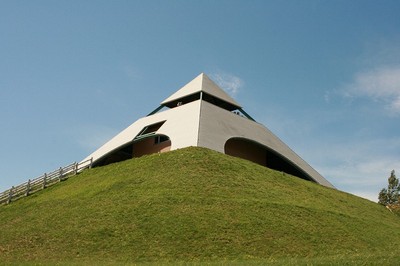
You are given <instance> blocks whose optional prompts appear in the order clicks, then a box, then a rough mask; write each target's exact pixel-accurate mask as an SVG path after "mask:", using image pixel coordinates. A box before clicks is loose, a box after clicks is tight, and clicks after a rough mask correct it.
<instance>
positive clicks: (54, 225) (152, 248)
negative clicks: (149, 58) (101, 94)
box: [0, 148, 400, 265]
mask: <svg viewBox="0 0 400 266" xmlns="http://www.w3.org/2000/svg"><path fill="white" fill-rule="evenodd" d="M399 259H400V217H399V216H396V215H394V214H393V213H391V212H389V211H388V210H386V209H385V208H384V207H382V206H380V205H378V204H376V203H373V202H370V201H368V200H365V199H361V198H359V197H356V196H353V195H350V194H347V193H343V192H340V191H337V190H334V189H329V188H325V187H323V186H320V185H317V184H314V183H311V182H308V181H304V180H301V179H299V178H295V177H292V176H290V175H286V174H283V173H280V172H276V171H273V170H270V169H267V168H264V167H261V166H258V165H255V164H253V163H251V162H248V161H245V160H241V159H238V158H233V157H230V156H226V155H223V154H220V153H217V152H214V151H211V150H207V149H203V148H186V149H181V150H177V151H172V152H169V153H164V154H154V155H150V156H144V157H142V158H138V159H132V160H128V161H124V162H120V163H116V164H112V165H108V166H104V167H99V168H94V169H90V170H85V171H84V172H83V173H81V174H80V175H78V176H75V177H71V178H70V179H68V180H67V181H64V182H62V183H60V184H59V185H56V186H53V187H50V188H47V189H45V190H43V191H41V192H38V193H36V194H33V195H31V196H29V197H27V198H24V199H21V200H19V201H16V202H14V203H12V204H10V205H4V206H0V264H2V263H4V264H25V263H26V264H30V263H32V264H34V263H42V264H49V265H50V264H55V263H60V264H71V263H76V264H94V263H97V264H133V263H140V262H150V263H152V262H153V263H157V264H159V263H171V264H176V263H178V262H180V263H185V262H191V263H204V262H206V263H216V264H219V263H226V264H232V263H237V264H253V265H257V264H267V263H273V264H337V265H343V264H346V263H347V264H368V263H371V264H376V263H379V264H382V265H385V264H387V265H395V264H396V263H398V262H399Z"/></svg>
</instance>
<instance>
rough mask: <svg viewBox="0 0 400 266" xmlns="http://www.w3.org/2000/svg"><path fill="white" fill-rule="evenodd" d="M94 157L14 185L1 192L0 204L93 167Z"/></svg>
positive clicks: (7, 202)
mask: <svg viewBox="0 0 400 266" xmlns="http://www.w3.org/2000/svg"><path fill="white" fill-rule="evenodd" d="M92 163H93V159H89V160H86V161H83V162H80V163H72V164H70V165H67V166H65V167H60V168H59V169H57V170H55V171H53V172H50V173H45V174H44V175H42V176H39V177H37V178H34V179H29V180H28V181H27V182H25V183H22V184H20V185H18V186H13V187H11V188H10V189H8V190H6V191H4V192H2V193H0V204H4V203H6V204H9V203H10V202H12V201H16V200H17V199H20V198H22V197H26V196H28V195H30V194H32V193H35V192H37V191H39V190H42V189H45V188H46V187H49V186H52V185H54V184H57V183H58V182H61V181H63V180H65V179H67V178H68V177H70V176H72V175H76V174H77V173H79V172H81V171H82V170H83V169H86V168H91V167H92Z"/></svg>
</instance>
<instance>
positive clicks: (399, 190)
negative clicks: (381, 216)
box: [378, 170, 400, 206]
mask: <svg viewBox="0 0 400 266" xmlns="http://www.w3.org/2000/svg"><path fill="white" fill-rule="evenodd" d="M378 199H379V203H380V204H382V205H385V206H388V205H397V204H399V200H400V183H399V179H398V178H397V177H396V174H395V172H394V170H392V172H391V173H390V177H389V178H388V187H387V188H383V189H382V190H381V191H380V192H379V196H378Z"/></svg>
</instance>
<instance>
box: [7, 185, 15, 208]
mask: <svg viewBox="0 0 400 266" xmlns="http://www.w3.org/2000/svg"><path fill="white" fill-rule="evenodd" d="M13 190H14V186H12V187H11V188H10V190H9V191H8V199H7V204H9V203H10V202H11V199H12V196H13Z"/></svg>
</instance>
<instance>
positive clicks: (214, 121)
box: [198, 101, 333, 187]
mask: <svg viewBox="0 0 400 266" xmlns="http://www.w3.org/2000/svg"><path fill="white" fill-rule="evenodd" d="M200 116H201V120H200V128H199V142H198V146H200V147H206V148H209V149H213V150H216V151H219V152H222V153H224V147H225V143H226V141H227V140H229V139H230V138H235V137H241V138H246V139H249V140H254V141H256V142H258V143H260V144H262V145H265V146H266V147H268V148H270V149H272V150H274V151H276V152H278V153H279V154H280V155H282V156H283V157H285V158H286V159H288V160H289V161H291V162H292V163H293V164H295V165H296V166H298V167H299V168H300V169H302V170H303V171H304V172H306V173H307V174H308V175H310V176H311V177H312V178H313V179H314V180H315V181H316V182H318V183H319V184H321V185H324V186H327V187H333V185H332V184H330V183H329V182H328V181H327V180H326V179H325V178H323V177H322V176H321V175H320V174H319V173H318V172H317V171H316V170H315V169H313V168H312V167H311V166H310V165H309V164H307V163H306V162H305V161H304V160H303V159H302V158H300V157H299V156H298V155H297V154H296V153H295V152H294V151H292V150H291V149H290V148H289V147H288V146H287V145H286V144H285V143H283V142H282V141H281V140H280V139H279V138H278V137H276V136H275V135H274V134H273V133H272V132H271V131H270V130H268V129H267V128H266V127H264V126H263V125H261V124H259V123H257V122H254V121H251V120H249V119H247V118H244V117H241V116H239V115H236V114H234V113H232V112H229V111H227V110H224V109H221V108H219V107H217V106H215V105H212V104H210V103H208V102H204V101H203V102H202V105H201V112H200Z"/></svg>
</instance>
